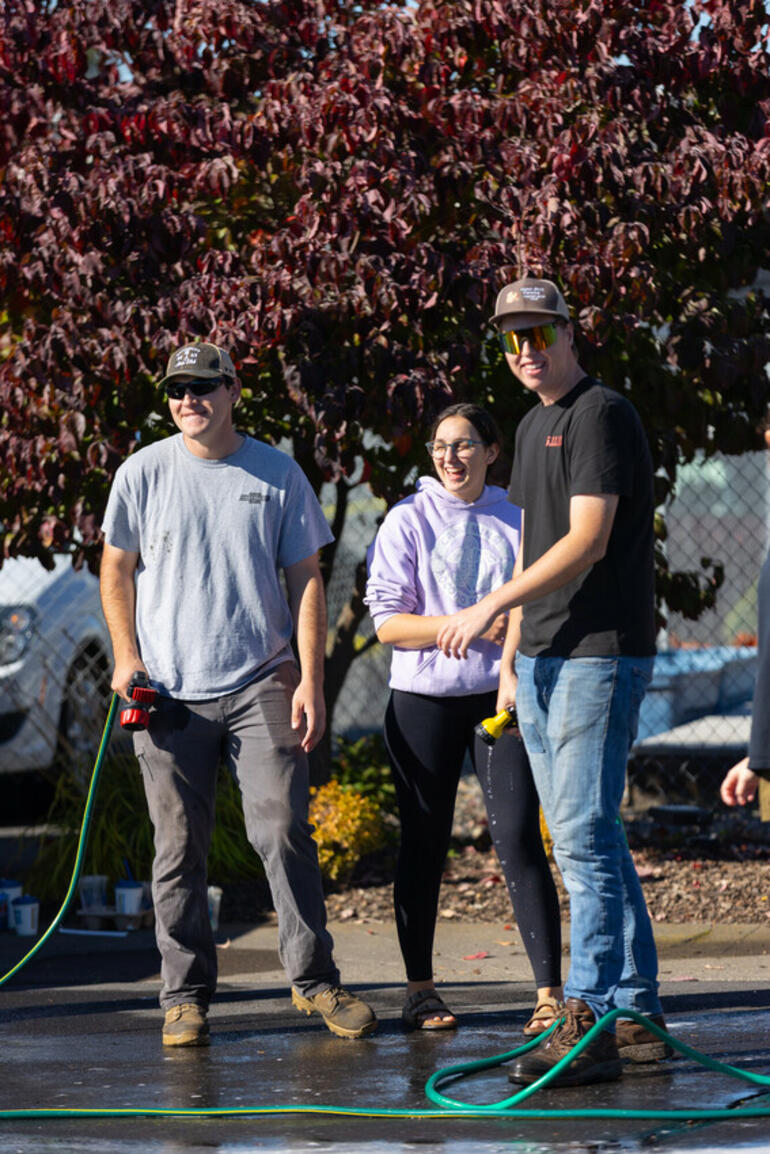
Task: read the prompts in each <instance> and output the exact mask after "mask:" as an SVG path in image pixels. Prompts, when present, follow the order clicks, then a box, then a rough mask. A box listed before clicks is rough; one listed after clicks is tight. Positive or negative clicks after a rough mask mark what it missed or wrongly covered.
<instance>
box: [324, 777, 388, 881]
mask: <svg viewBox="0 0 770 1154" xmlns="http://www.w3.org/2000/svg"><path fill="white" fill-rule="evenodd" d="M310 820H311V822H312V823H313V825H314V826H315V827H316V828H315V833H314V834H313V837H314V838H315V840H316V843H317V845H318V861H319V863H320V866H321V872H322V873H323V874H325V876H326V877H328V878H331V879H332V881H347V880H348V879H349V877H350V875H351V874H352V872H353V870H354V868H355V866H356V865H357V864H358V862H359V861H360V860H361V858H362V857H363V856H364V855H365V854H368V853H372V852H373V851H374V850H377V849H380V848H381V847H382V846H383V845H384V844H385V840H386V834H385V825H384V823H383V819H382V813H381V811H380V808H379V806H378V805H377V803H376V802H375V801H374V800H372V798H369V797H365V796H364V795H363V794H362V793H359V791H358V790H355V789H351V788H350V787H346V786H343V785H341V784H340V783H339V782H338V781H335V780H332V781H329V782H327V783H326V785H322V786H320V787H319V788H318V789H313V790H311V799H310Z"/></svg>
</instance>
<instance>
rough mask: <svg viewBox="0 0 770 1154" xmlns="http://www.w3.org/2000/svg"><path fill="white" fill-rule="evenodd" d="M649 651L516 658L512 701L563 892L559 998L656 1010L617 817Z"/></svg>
mask: <svg viewBox="0 0 770 1154" xmlns="http://www.w3.org/2000/svg"><path fill="white" fill-rule="evenodd" d="M653 662H654V658H652V657H642V658H637V657H577V658H562V657H525V656H523V655H522V654H519V655H518V656H517V659H516V672H517V674H518V679H519V682H518V689H517V693H516V706H517V711H518V715H519V726H520V729H521V734H522V737H523V738H524V743H525V745H526V747H527V753H528V754H529V759H530V762H531V765H532V774H533V776H534V779H535V785H536V786H537V791H538V793H539V795H540V802H541V805H542V807H543V813H544V815H545V820H546V822H547V824H548V828H549V830H550V832H551V836H552V837H553V843H554V857H555V858H556V862H557V864H558V866H559V869H560V870H561V874H562V877H563V879H564V885H565V886H566V888H567V892H568V893H569V897H570V920H571V944H570V952H571V960H570V972H569V977H568V979H567V982H566V984H565V995H566V996H567V997H570V998H582V1000H583V1001H584V1002H587V1003H588V1005H589V1006H590V1007H591V1009H592V1010H593V1012H594V1013H595V1014H596V1016H597V1017H601V1015H602V1014H604V1013H606V1012H607V1011H608V1010H611V1009H631V1010H636V1011H638V1012H639V1013H642V1014H659V1013H660V1010H661V1006H660V1000H659V998H658V992H657V991H658V981H657V975H658V958H657V951H656V949H655V941H654V938H653V935H652V925H651V923H650V918H649V914H648V913H647V906H646V904H645V901H644V895H643V893H642V887H641V885H640V884H639V878H638V876H637V873H636V869H635V867H634V863H633V860H632V858H631V854H630V852H629V849H628V843H627V842H626V836H625V832H624V830H623V823H622V821H621V818H620V803H621V800H622V798H623V789H624V786H625V776H626V762H627V760H628V754H629V751H630V749H631V746H632V744H633V742H634V739H635V737H636V730H637V725H638V721H639V709H640V706H641V704H642V699H643V697H644V694H645V690H646V689H647V686H648V684H649V682H650V679H651V678H652V668H653Z"/></svg>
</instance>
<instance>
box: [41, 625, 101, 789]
mask: <svg viewBox="0 0 770 1154" xmlns="http://www.w3.org/2000/svg"><path fill="white" fill-rule="evenodd" d="M109 702H110V680H109V671H108V665H107V658H106V656H105V654H104V653H102V651H101V650H100V649H99V648H97V647H95V646H92V647H90V648H88V649H86V650H85V651H84V652H83V653H81V654H80V655H79V657H77V658H76V659H75V661H74V662H73V663H72V665H71V666H70V669H69V672H68V673H67V680H66V683H65V686H64V698H63V701H62V707H61V713H60V715H59V736H58V742H57V749H56V762H55V764H56V767H57V768H58V769H59V770H60V771H61V770H67V771H68V772H70V773H71V774H72V776H73V778H74V779H75V780H76V781H78V782H80V783H82V784H83V785H87V784H88V781H89V779H90V776H91V771H92V770H93V767H94V762H95V760H96V755H97V753H98V751H99V741H100V739H101V734H102V729H103V728H104V721H105V717H106V714H107V709H108V706H109Z"/></svg>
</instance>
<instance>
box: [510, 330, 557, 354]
mask: <svg viewBox="0 0 770 1154" xmlns="http://www.w3.org/2000/svg"><path fill="white" fill-rule="evenodd" d="M499 335H500V344H501V346H502V349H503V352H504V353H513V355H514V356H515V357H518V356H521V350H522V348H523V346H524V342H525V341H529V343H530V346H531V348H533V349H536V350H537V351H538V352H539V353H542V352H544V351H545V350H546V349H550V347H551V345H552V344H554V342H555V341H556V338H557V336H558V335H559V329H558V326H557V325H556V324H548V325H533V327H532V328H531V329H519V330H518V332H517V331H516V329H509V330H508V332H506V333H500V334H499Z"/></svg>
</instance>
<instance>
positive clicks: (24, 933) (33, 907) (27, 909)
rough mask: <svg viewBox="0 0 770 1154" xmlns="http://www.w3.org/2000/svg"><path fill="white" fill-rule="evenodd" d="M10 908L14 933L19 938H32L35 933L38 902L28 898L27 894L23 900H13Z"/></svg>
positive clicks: (38, 909)
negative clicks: (14, 928) (14, 927)
mask: <svg viewBox="0 0 770 1154" xmlns="http://www.w3.org/2000/svg"><path fill="white" fill-rule="evenodd" d="M11 908H12V910H13V921H14V925H15V926H16V933H17V934H18V935H19V936H20V937H25V938H29V937H34V936H35V934H36V933H37V920H38V917H39V915H40V902H39V901H38V900H37V898H33V897H30V896H29V894H27V895H26V896H25V897H23V898H14V900H13V902H12V903H11Z"/></svg>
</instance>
